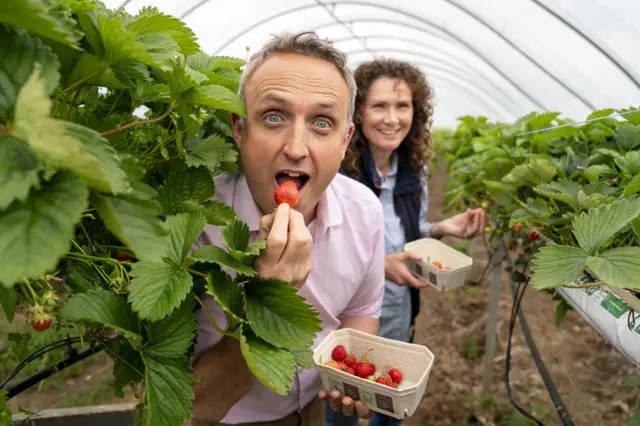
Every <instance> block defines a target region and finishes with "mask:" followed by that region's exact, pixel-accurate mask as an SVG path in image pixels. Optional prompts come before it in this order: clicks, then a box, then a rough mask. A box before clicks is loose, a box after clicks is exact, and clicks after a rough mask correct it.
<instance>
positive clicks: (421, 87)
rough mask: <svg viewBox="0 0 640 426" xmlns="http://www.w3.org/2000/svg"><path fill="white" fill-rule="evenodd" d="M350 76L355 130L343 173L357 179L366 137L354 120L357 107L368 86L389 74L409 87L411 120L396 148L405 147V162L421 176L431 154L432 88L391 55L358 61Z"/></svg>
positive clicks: (414, 70)
mask: <svg viewBox="0 0 640 426" xmlns="http://www.w3.org/2000/svg"><path fill="white" fill-rule="evenodd" d="M354 76H355V79H356V84H357V86H358V92H357V94H356V103H355V109H354V122H355V124H356V129H355V133H354V135H353V139H352V141H351V143H350V144H349V146H348V147H347V151H346V153H345V158H344V160H343V172H344V173H345V174H346V175H347V176H350V177H352V178H353V179H356V180H359V179H360V170H359V167H358V162H359V160H360V157H361V156H362V153H363V152H364V150H365V149H366V148H367V147H366V145H365V144H366V143H367V140H366V138H365V136H364V135H363V134H362V130H361V129H360V124H359V119H358V117H359V114H360V110H361V108H362V106H363V105H364V104H365V102H366V100H367V94H368V93H369V89H370V88H371V85H372V84H373V83H374V82H375V81H376V80H377V79H378V78H380V77H390V78H394V79H396V78H397V79H402V80H404V81H405V82H406V83H407V84H408V85H409V88H410V89H411V93H412V97H413V121H412V123H411V129H410V130H409V133H408V135H407V137H406V138H405V140H403V141H402V143H401V144H400V147H398V150H402V151H404V150H405V149H408V157H409V163H410V164H411V167H412V168H413V169H414V170H415V171H416V172H417V173H418V175H419V176H421V175H422V173H423V172H424V169H425V165H427V162H428V161H429V158H430V156H431V145H432V143H431V140H432V139H431V123H432V121H433V104H432V100H433V88H432V87H431V86H430V85H429V83H428V82H427V79H426V77H425V75H424V73H423V72H422V71H420V70H419V69H418V68H417V67H414V66H413V65H411V64H409V63H407V62H404V61H399V60H397V59H392V58H379V59H376V60H374V61H371V62H365V63H362V64H360V66H358V68H357V69H356V71H355V72H354ZM403 148H404V149H403Z"/></svg>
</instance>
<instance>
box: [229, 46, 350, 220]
mask: <svg viewBox="0 0 640 426" xmlns="http://www.w3.org/2000/svg"><path fill="white" fill-rule="evenodd" d="M245 93H246V95H245V99H246V109H247V118H246V120H245V124H244V126H242V125H241V124H240V123H239V121H238V120H237V118H236V117H234V122H233V131H234V137H235V139H236V142H237V144H238V148H239V150H240V153H241V160H242V168H243V170H244V173H245V176H246V179H247V183H248V185H249V188H250V190H251V193H252V194H253V198H254V199H255V200H256V203H257V204H258V206H259V207H260V209H261V210H262V211H263V213H265V214H267V213H271V212H273V210H274V209H275V208H276V207H277V205H276V203H275V201H274V198H273V194H274V191H275V190H276V188H277V187H278V185H279V184H281V183H283V182H284V181H286V180H293V181H294V182H296V185H297V186H298V190H299V192H300V202H299V203H298V205H297V206H296V210H298V211H300V212H301V213H302V214H303V215H304V217H305V220H306V222H307V223H309V221H310V220H311V219H312V218H313V217H314V215H315V208H316V205H317V203H318V201H319V200H320V199H321V198H322V195H323V193H324V191H325V189H326V188H327V186H328V185H329V183H331V181H332V180H333V178H334V177H335V175H336V173H337V172H338V169H339V167H340V163H341V161H342V159H343V158H344V153H345V150H346V148H347V144H348V143H349V141H350V139H351V136H352V134H353V124H350V125H349V126H348V127H347V122H348V121H349V120H348V110H349V89H348V86H347V83H346V82H345V81H344V79H343V77H342V75H341V73H340V71H339V70H338V69H337V68H336V67H335V65H333V64H332V63H330V62H328V61H325V60H321V59H317V58H312V57H310V56H306V55H302V54H279V55H275V56H273V57H271V58H269V59H268V60H266V61H265V62H264V63H263V64H262V65H260V66H259V67H258V68H257V70H255V72H254V73H253V75H252V76H251V78H250V79H249V81H248V82H247V86H246V90H245Z"/></svg>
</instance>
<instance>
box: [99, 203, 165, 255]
mask: <svg viewBox="0 0 640 426" xmlns="http://www.w3.org/2000/svg"><path fill="white" fill-rule="evenodd" d="M91 204H92V205H93V206H94V207H95V208H96V210H97V211H98V214H99V215H100V218H101V219H102V221H103V222H104V224H105V226H106V227H107V229H108V230H109V231H111V233H112V234H113V235H115V236H116V237H117V238H118V239H119V240H120V241H121V242H122V243H123V244H124V245H126V246H127V247H128V248H129V249H131V250H133V252H134V253H135V254H136V257H137V258H138V259H139V260H145V261H159V260H160V259H162V257H164V256H165V255H166V253H167V245H168V243H169V241H168V240H167V238H166V237H167V235H168V231H167V228H166V225H165V224H164V223H163V222H162V221H161V220H160V219H159V218H158V215H159V214H160V213H161V212H162V210H161V209H160V206H159V205H158V203H157V202H155V201H153V200H149V199H141V198H134V197H132V196H126V195H125V196H119V197H113V196H110V195H100V194H97V193H92V195H91Z"/></svg>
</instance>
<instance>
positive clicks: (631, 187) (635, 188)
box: [0, 173, 640, 207]
mask: <svg viewBox="0 0 640 426" xmlns="http://www.w3.org/2000/svg"><path fill="white" fill-rule="evenodd" d="M0 182H2V178H0ZM0 186H2V185H0ZM636 192H640V173H638V174H637V175H636V177H634V178H633V179H631V180H630V181H629V183H628V184H627V186H625V187H624V192H623V195H633V194H635V193H636ZM0 207H1V206H0Z"/></svg>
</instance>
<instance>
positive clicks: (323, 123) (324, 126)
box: [316, 119, 331, 129]
mask: <svg viewBox="0 0 640 426" xmlns="http://www.w3.org/2000/svg"><path fill="white" fill-rule="evenodd" d="M316 126H318V127H319V128H321V129H328V128H329V127H331V126H330V124H329V122H328V121H327V120H324V119H320V120H318V121H316Z"/></svg>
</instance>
